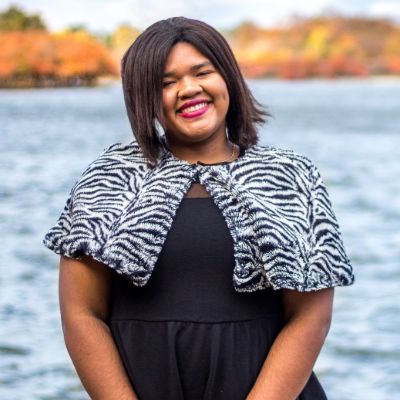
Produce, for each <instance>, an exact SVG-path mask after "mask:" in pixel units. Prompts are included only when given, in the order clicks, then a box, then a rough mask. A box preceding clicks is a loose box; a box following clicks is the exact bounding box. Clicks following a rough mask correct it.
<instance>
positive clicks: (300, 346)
mask: <svg viewBox="0 0 400 400" xmlns="http://www.w3.org/2000/svg"><path fill="white" fill-rule="evenodd" d="M333 294H334V289H333V288H328V289H323V290H319V291H316V292H307V293H305V292H298V291H294V290H286V289H284V290H283V302H284V307H285V317H286V324H285V326H284V327H283V329H282V330H281V332H280V333H279V335H278V336H277V337H276V339H275V341H274V344H273V345H272V347H271V349H270V352H269V353H268V356H267V358H266V360H265V361H264V364H263V366H262V368H261V370H260V373H259V375H258V377H257V380H256V382H255V384H254V386H253V388H252V390H251V391H250V393H249V394H248V396H247V398H246V400H295V399H296V398H297V396H299V394H300V393H301V391H302V390H303V388H304V386H305V385H306V383H307V381H308V379H309V377H310V375H311V372H312V368H313V366H314V363H315V361H316V359H317V357H318V354H319V352H320V350H321V348H322V345H323V343H324V341H325V337H326V335H327V334H328V331H329V327H330V323H331V318H332V305H333Z"/></svg>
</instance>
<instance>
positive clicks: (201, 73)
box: [197, 71, 212, 76]
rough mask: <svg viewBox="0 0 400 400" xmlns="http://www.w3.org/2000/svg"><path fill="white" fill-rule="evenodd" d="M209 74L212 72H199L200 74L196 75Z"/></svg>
mask: <svg viewBox="0 0 400 400" xmlns="http://www.w3.org/2000/svg"><path fill="white" fill-rule="evenodd" d="M211 72H212V71H201V72H199V73H198V74H197V75H200V76H201V75H208V74H211Z"/></svg>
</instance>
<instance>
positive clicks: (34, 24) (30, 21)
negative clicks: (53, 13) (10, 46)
mask: <svg viewBox="0 0 400 400" xmlns="http://www.w3.org/2000/svg"><path fill="white" fill-rule="evenodd" d="M30 29H36V30H42V31H46V30H47V28H46V25H45V23H44V22H43V21H42V18H41V16H40V15H38V14H32V15H28V14H26V13H25V12H24V11H23V10H22V9H20V8H19V7H17V6H14V5H11V6H10V7H9V8H8V9H7V10H5V11H3V12H1V13H0V32H7V31H27V30H30Z"/></svg>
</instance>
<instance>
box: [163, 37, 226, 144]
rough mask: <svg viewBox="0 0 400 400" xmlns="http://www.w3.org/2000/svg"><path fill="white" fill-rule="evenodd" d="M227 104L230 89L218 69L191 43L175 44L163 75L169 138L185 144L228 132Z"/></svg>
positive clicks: (165, 113) (166, 128)
mask: <svg viewBox="0 0 400 400" xmlns="http://www.w3.org/2000/svg"><path fill="white" fill-rule="evenodd" d="M228 108H229V94H228V89H227V87H226V84H225V81H224V79H223V78H222V76H221V74H220V73H219V72H218V71H217V69H216V68H215V67H214V66H213V65H212V64H211V62H210V61H209V60H208V59H207V58H206V57H205V56H204V55H203V54H202V53H200V52H199V51H198V50H197V49H196V48H195V47H194V46H192V45H191V44H189V43H177V44H176V45H174V46H173V47H172V49H171V51H170V53H169V55H168V57H167V60H166V65H165V70H164V78H163V111H164V117H165V121H166V126H165V127H164V128H165V130H166V133H167V139H168V140H169V141H170V140H171V141H172V142H178V143H180V144H182V143H194V142H200V141H203V140H212V139H213V137H214V139H216V138H217V137H219V136H220V135H223V136H225V135H226V134H225V129H226V122H225V120H226V114H227V112H228Z"/></svg>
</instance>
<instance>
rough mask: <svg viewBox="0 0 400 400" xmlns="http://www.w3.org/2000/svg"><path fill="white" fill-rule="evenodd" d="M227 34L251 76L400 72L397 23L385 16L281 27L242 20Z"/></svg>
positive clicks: (332, 18) (333, 18) (328, 19)
mask: <svg viewBox="0 0 400 400" xmlns="http://www.w3.org/2000/svg"><path fill="white" fill-rule="evenodd" d="M227 38H228V41H229V42H230V44H231V46H232V48H233V50H234V53H235V54H236V57H237V59H238V61H239V64H240V65H241V68H242V70H243V72H244V73H245V75H247V76H250V77H265V76H273V77H280V78H285V79H299V78H311V77H326V78H334V77H339V76H361V77H363V76H370V75H377V74H379V75H393V74H400V27H399V26H397V25H395V24H394V23H392V22H390V21H388V20H386V19H367V18H361V17H359V18H355V17H352V18H348V17H347V18H346V17H341V16H325V17H315V18H309V19H301V18H298V19H297V20H293V21H292V22H291V23H290V24H289V25H288V26H286V27H284V28H280V29H262V28H259V27H257V26H255V25H254V24H252V23H249V22H247V23H242V24H241V25H240V26H239V27H237V28H236V29H234V30H233V31H231V32H230V33H229V34H228V35H227Z"/></svg>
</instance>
